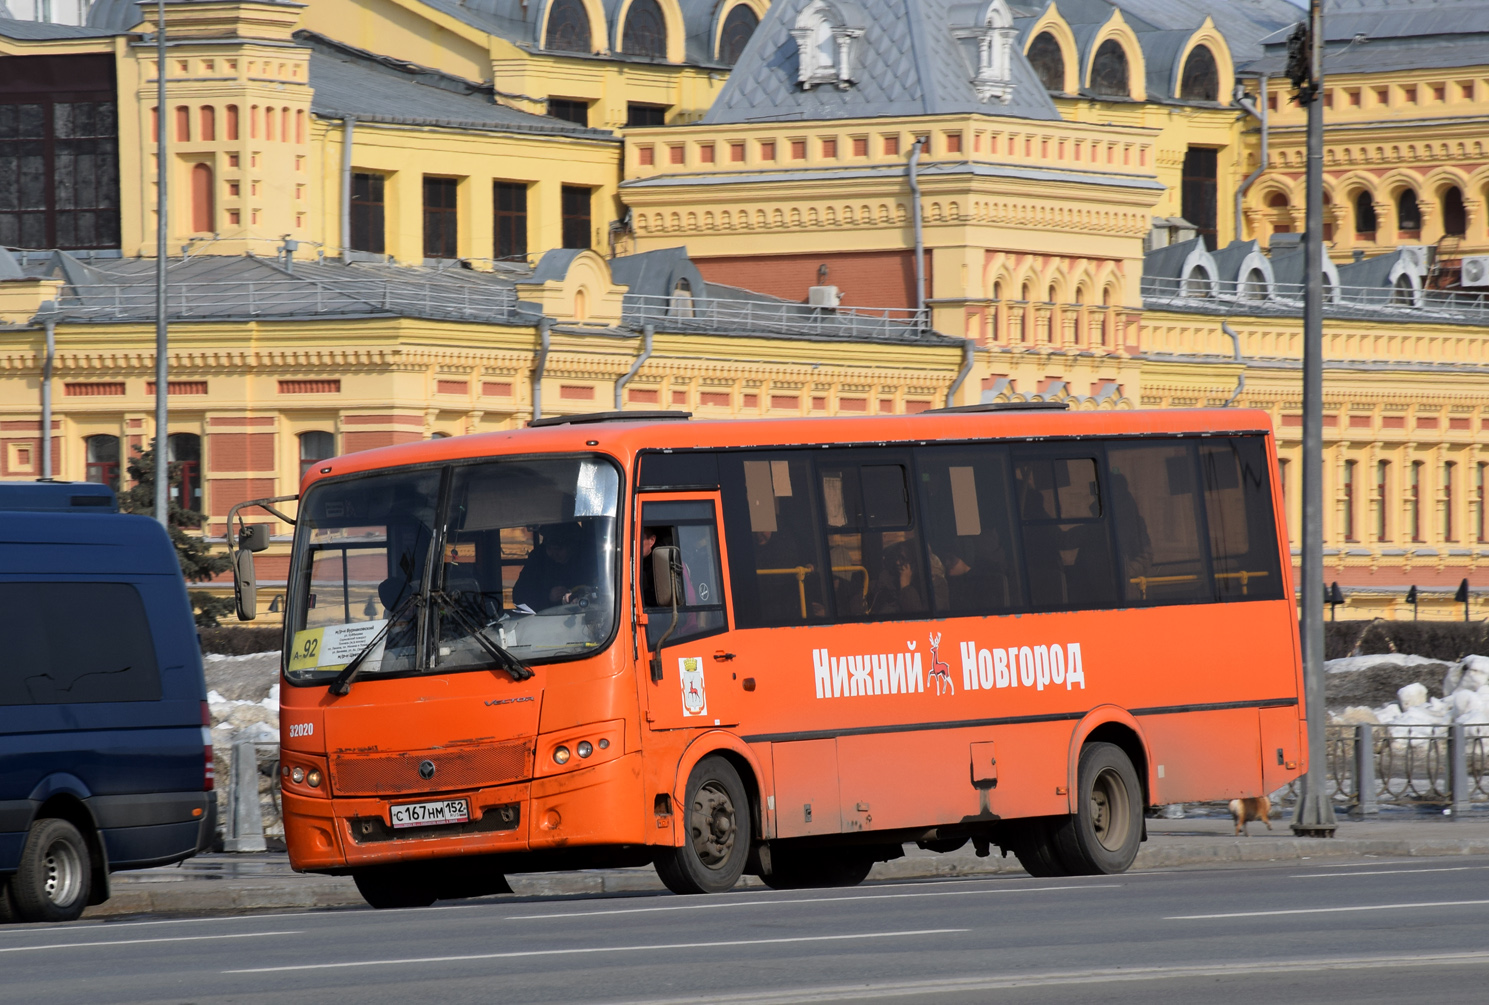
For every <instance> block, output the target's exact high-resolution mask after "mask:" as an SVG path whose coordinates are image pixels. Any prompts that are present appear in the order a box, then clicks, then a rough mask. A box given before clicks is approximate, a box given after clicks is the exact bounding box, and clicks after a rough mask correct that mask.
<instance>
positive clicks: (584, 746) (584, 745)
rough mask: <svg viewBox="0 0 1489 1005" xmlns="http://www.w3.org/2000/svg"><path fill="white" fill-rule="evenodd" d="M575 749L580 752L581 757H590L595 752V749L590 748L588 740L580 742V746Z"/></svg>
mask: <svg viewBox="0 0 1489 1005" xmlns="http://www.w3.org/2000/svg"><path fill="white" fill-rule="evenodd" d="M575 749H576V750H577V751H578V752H579V756H580V757H588V756H589V755H590V754H593V753H594V752H595V748H594V747H592V746H590V744H589V741H588V740H580V741H579V746H578V747H576V748H575Z"/></svg>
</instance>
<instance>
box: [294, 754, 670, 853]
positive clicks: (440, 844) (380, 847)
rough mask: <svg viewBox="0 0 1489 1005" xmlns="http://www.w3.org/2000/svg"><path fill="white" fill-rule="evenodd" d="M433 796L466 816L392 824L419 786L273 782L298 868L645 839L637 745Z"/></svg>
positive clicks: (414, 799) (423, 795)
mask: <svg viewBox="0 0 1489 1005" xmlns="http://www.w3.org/2000/svg"><path fill="white" fill-rule="evenodd" d="M438 798H439V799H441V800H443V799H452V798H453V799H458V798H464V799H467V800H469V806H470V816H471V819H470V822H469V823H467V824H455V825H440V826H434V827H410V828H406V829H399V830H394V829H393V827H392V821H391V817H390V812H389V807H390V806H392V805H394V804H400V803H410V802H427V801H430V799H431V797H430V796H429V795H428V794H426V793H421V794H419V795H417V796H415V795H410V796H407V797H398V796H395V797H392V798H389V799H377V798H373V799H364V798H357V799H351V798H332V799H315V798H310V797H306V796H302V795H297V794H293V793H289V792H282V800H283V802H282V805H283V807H284V834H285V844H286V845H287V847H288V849H289V856H290V865H291V866H292V867H293V868H294V869H295V870H296V871H298V872H342V871H345V870H347V869H354V868H358V867H361V866H371V865H385V864H388V863H391V862H407V861H414V860H419V859H436V858H450V857H454V856H460V855H495V854H514V853H521V852H524V851H529V850H533V851H536V850H539V849H544V850H547V849H555V848H564V847H573V846H576V845H577V846H582V845H613V844H639V843H644V842H645V841H646V839H647V835H646V832H645V831H644V830H643V828H642V822H643V810H644V809H645V806H644V805H643V804H644V802H645V796H644V792H643V785H642V778H641V754H640V753H639V752H637V753H631V754H626V755H623V756H621V757H617V758H615V759H614V760H611V761H607V762H604V763H602V764H596V765H594V766H593V767H586V768H578V769H575V770H573V771H567V772H564V773H562V774H558V775H550V776H548V777H545V778H538V779H535V780H533V781H530V782H520V783H516V784H511V785H502V786H496V787H492V788H486V789H477V790H474V791H468V792H449V793H443V794H441V795H440V796H439V797H438Z"/></svg>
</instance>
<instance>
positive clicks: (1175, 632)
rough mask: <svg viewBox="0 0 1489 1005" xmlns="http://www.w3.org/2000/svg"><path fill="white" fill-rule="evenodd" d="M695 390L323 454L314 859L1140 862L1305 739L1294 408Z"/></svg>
mask: <svg viewBox="0 0 1489 1005" xmlns="http://www.w3.org/2000/svg"><path fill="white" fill-rule="evenodd" d="M687 418H688V417H687V415H686V413H612V414H600V415H576V416H568V417H563V418H557V419H551V420H549V419H545V420H539V421H537V422H534V423H533V424H532V426H530V427H529V428H526V429H522V430H517V431H511V432H502V433H490V434H482V435H474V436H465V437H458V438H452V439H441V440H434V441H430V442H422V443H412V444H407V445H402V446H394V447H388V448H383V449H377V450H371V451H367V452H364V453H358V454H353V455H349V456H345V457H339V458H335V459H333V460H329V461H326V462H324V463H321V464H318V465H316V466H315V467H314V468H313V469H312V470H311V471H310V472H309V473H308V474H307V475H306V477H305V480H304V483H303V485H302V492H301V495H300V497H299V498H300V503H299V510H298V516H297V517H296V519H297V521H298V523H297V526H296V528H295V539H294V551H293V558H292V563H291V569H290V579H289V589H288V602H287V603H288V606H287V617H286V628H285V638H284V671H283V686H282V687H281V690H280V696H281V697H280V723H281V735H282V737H283V741H282V770H283V777H282V779H281V784H282V794H283V809H284V825H285V835H286V841H287V843H288V846H289V854H290V859H291V862H292V863H293V866H294V868H296V869H297V870H301V871H306V872H318V873H333V874H342V875H345V874H350V875H351V876H353V877H354V878H355V880H356V882H357V885H358V887H359V889H360V890H361V892H362V893H363V895H364V896H365V897H366V899H367V900H368V902H369V903H371V904H372V905H374V906H417V905H423V904H428V903H431V902H433V901H434V900H435V899H441V898H453V897H462V896H477V895H483V894H488V893H492V892H497V891H503V890H506V889H507V884H506V879H505V877H506V876H507V875H510V874H512V873H517V872H524V871H534V870H555V869H565V868H578V867H586V868H589V867H604V866H622V865H638V864H645V863H654V864H655V866H656V869H657V871H658V873H659V874H660V875H661V878H662V879H663V881H664V882H665V883H666V885H667V886H668V887H669V888H671V889H672V890H674V891H676V892H678V893H699V892H716V891H721V890H727V889H729V888H730V887H732V886H733V885H734V884H735V883H736V882H737V881H738V879H739V878H740V876H741V875H742V874H744V873H747V872H748V873H751V874H754V875H758V876H760V877H761V878H762V879H763V880H764V882H766V883H767V884H769V885H771V886H773V887H778V888H782V887H802V886H815V885H848V884H852V883H856V882H859V881H860V880H862V879H863V878H864V877H865V876H866V875H867V874H868V872H869V869H870V868H871V867H872V865H873V863H874V862H876V861H883V860H888V859H891V858H894V857H897V856H899V855H901V854H903V847H904V845H905V844H906V843H909V842H916V843H918V844H919V845H920V846H921V847H923V848H928V849H931V850H933V851H938V852H947V851H951V850H954V849H957V848H959V847H962V846H963V845H965V844H966V843H967V842H969V841H970V842H971V843H972V844H973V845H974V847H975V849H976V851H977V853H978V854H987V853H988V852H989V850H990V847H991V846H993V845H997V846H999V847H1000V848H1002V849H1003V850H1004V851H1012V852H1013V853H1014V854H1015V855H1016V856H1017V857H1018V859H1019V861H1020V862H1021V863H1022V864H1023V865H1024V867H1025V868H1026V869H1027V870H1028V871H1029V872H1031V873H1033V874H1035V875H1062V874H1081V873H1115V872H1121V871H1122V870H1124V869H1126V868H1127V867H1128V866H1129V865H1130V864H1131V863H1132V861H1133V858H1134V856H1135V855H1136V853H1137V850H1138V846H1139V843H1140V842H1141V841H1142V840H1143V838H1144V837H1145V834H1146V830H1145V827H1144V819H1145V812H1146V810H1147V809H1148V808H1150V807H1153V806H1156V805H1159V804H1165V803H1183V802H1195V801H1203V800H1222V799H1229V798H1235V797H1242V796H1256V795H1260V794H1263V793H1266V792H1270V791H1273V790H1275V789H1277V788H1278V787H1280V786H1282V785H1284V784H1286V783H1287V782H1288V781H1289V780H1291V779H1293V778H1295V777H1296V776H1297V775H1298V774H1300V773H1301V772H1302V771H1304V770H1305V767H1306V765H1305V756H1306V753H1305V752H1306V743H1305V741H1304V739H1303V737H1304V735H1305V734H1304V728H1305V726H1304V708H1303V681H1302V668H1301V662H1300V658H1299V643H1298V631H1297V619H1296V612H1295V608H1294V601H1293V587H1292V577H1291V563H1290V561H1289V555H1288V553H1287V551H1286V541H1287V536H1286V533H1285V529H1284V526H1283V523H1282V516H1281V512H1280V507H1278V506H1277V505H1276V500H1277V499H1278V498H1279V492H1278V484H1277V480H1276V477H1275V472H1276V456H1275V447H1274V444H1273V439H1272V431H1271V426H1270V422H1269V419H1268V417H1267V416H1266V414H1265V413H1262V412H1256V411H1244V410H1234V409H1232V410H1204V411H1169V410H1165V411H1134V412H1115V413H1113V412H1065V411H1063V410H1060V409H1053V408H1041V407H1037V406H1014V407H996V406H994V407H988V406H974V407H971V408H954V409H945V410H942V411H939V412H934V413H929V412H928V413H922V414H919V415H914V416H899V417H889V416H885V417H872V418H869V417H865V418H830V419H828V418H824V419H783V420H765V421H724V422H693V421H686V420H687ZM269 502H272V500H270V501H269ZM245 505H246V506H251V505H254V504H245ZM239 520H240V524H239V526H240V528H242V522H241V518H239ZM239 537H240V540H242V541H244V542H249V543H250V544H252V542H253V540H254V533H253V531H252V528H242V530H241V532H240V535H239ZM254 546H256V545H254ZM245 557H247V559H248V560H247V561H244V559H245ZM237 568H238V570H239V572H240V576H241V579H242V580H243V585H244V587H245V590H246V589H247V587H248V585H249V584H250V583H251V579H252V561H251V552H249V551H240V552H239V555H238V565H237ZM250 606H251V605H250Z"/></svg>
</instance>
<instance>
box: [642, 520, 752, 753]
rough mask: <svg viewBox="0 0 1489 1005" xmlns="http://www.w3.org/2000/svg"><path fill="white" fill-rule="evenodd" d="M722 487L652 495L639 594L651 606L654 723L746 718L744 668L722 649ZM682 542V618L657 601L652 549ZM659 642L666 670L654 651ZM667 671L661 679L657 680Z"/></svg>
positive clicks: (725, 722) (650, 707) (649, 702)
mask: <svg viewBox="0 0 1489 1005" xmlns="http://www.w3.org/2000/svg"><path fill="white" fill-rule="evenodd" d="M718 513H719V505H718V495H717V493H712V494H709V493H688V494H686V495H678V496H670V495H669V496H667V497H665V498H659V497H653V496H648V497H647V498H646V499H645V500H644V501H643V502H642V504H641V519H640V521H639V527H640V532H639V534H638V537H639V540H638V541H637V542H636V552H635V555H636V557H637V563H638V564H637V568H638V570H639V573H640V575H639V580H640V581H639V583H638V587H639V593H640V598H641V604H642V610H644V611H645V612H646V616H647V626H646V649H647V653H646V655H647V657H648V659H647V663H646V667H647V668H648V670H649V672H643V674H642V677H643V679H644V680H646V681H647V682H648V684H647V687H646V707H647V713H648V716H647V717H648V720H649V722H650V724H651V728H652V729H687V728H691V727H698V726H732V725H735V724H737V723H738V722H739V705H740V703H739V701H738V700H737V692H738V691H739V688H740V686H741V682H740V679H739V678H740V668H739V667H738V666H737V665H736V664H735V663H734V658H733V656H732V655H731V654H729V653H728V652H726V651H725V649H724V648H723V644H724V639H725V633H726V632H727V631H728V628H729V622H728V618H729V615H728V607H727V605H726V603H725V597H724V591H725V586H724V574H723V569H724V566H723V564H722V557H723V556H722V554H721V549H720V534H719V525H718ZM663 546H665V547H672V548H676V549H677V554H678V558H679V561H680V565H681V570H680V573H681V574H680V577H679V579H680V587H681V588H680V589H679V590H678V591H677V597H676V599H677V607H676V613H677V618H676V622H675V623H674V622H673V608H672V606H671V605H670V604H669V605H667V606H663V605H662V604H660V603H659V602H658V594H657V590H656V580H655V570H654V568H653V561H652V549H653V548H655V547H663ZM658 647H660V657H661V661H660V662H661V667H660V669H661V673H660V675H659V674H657V673H656V672H655V667H654V664H653V663H652V662H651V659H650V657H651V654H652V653H655V652H657V649H658ZM658 677H660V679H657V678H658Z"/></svg>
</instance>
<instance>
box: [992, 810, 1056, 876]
mask: <svg viewBox="0 0 1489 1005" xmlns="http://www.w3.org/2000/svg"><path fill="white" fill-rule="evenodd" d="M1010 826H1011V827H1012V828H1013V832H1012V833H1011V834H1010V835H1009V837H1008V844H1006V845H1004V847H1006V848H1007V849H1008V850H1009V851H1011V852H1013V856H1014V858H1016V859H1018V860H1019V865H1021V866H1023V867H1024V871H1025V872H1027V873H1028V874H1029V875H1031V876H1040V877H1048V876H1067V875H1069V874H1070V870H1069V869H1067V868H1066V867H1065V863H1064V862H1063V861H1062V859H1061V856H1060V854H1059V850H1058V849H1057V848H1056V847H1055V834H1054V830H1055V828H1054V827H1052V826H1051V825H1050V822H1049V821H1048V820H1046V819H1044V818H1042V817H1035V818H1033V819H1029V820H1020V821H1016V822H1015V823H1013V824H1011V825H1010Z"/></svg>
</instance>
